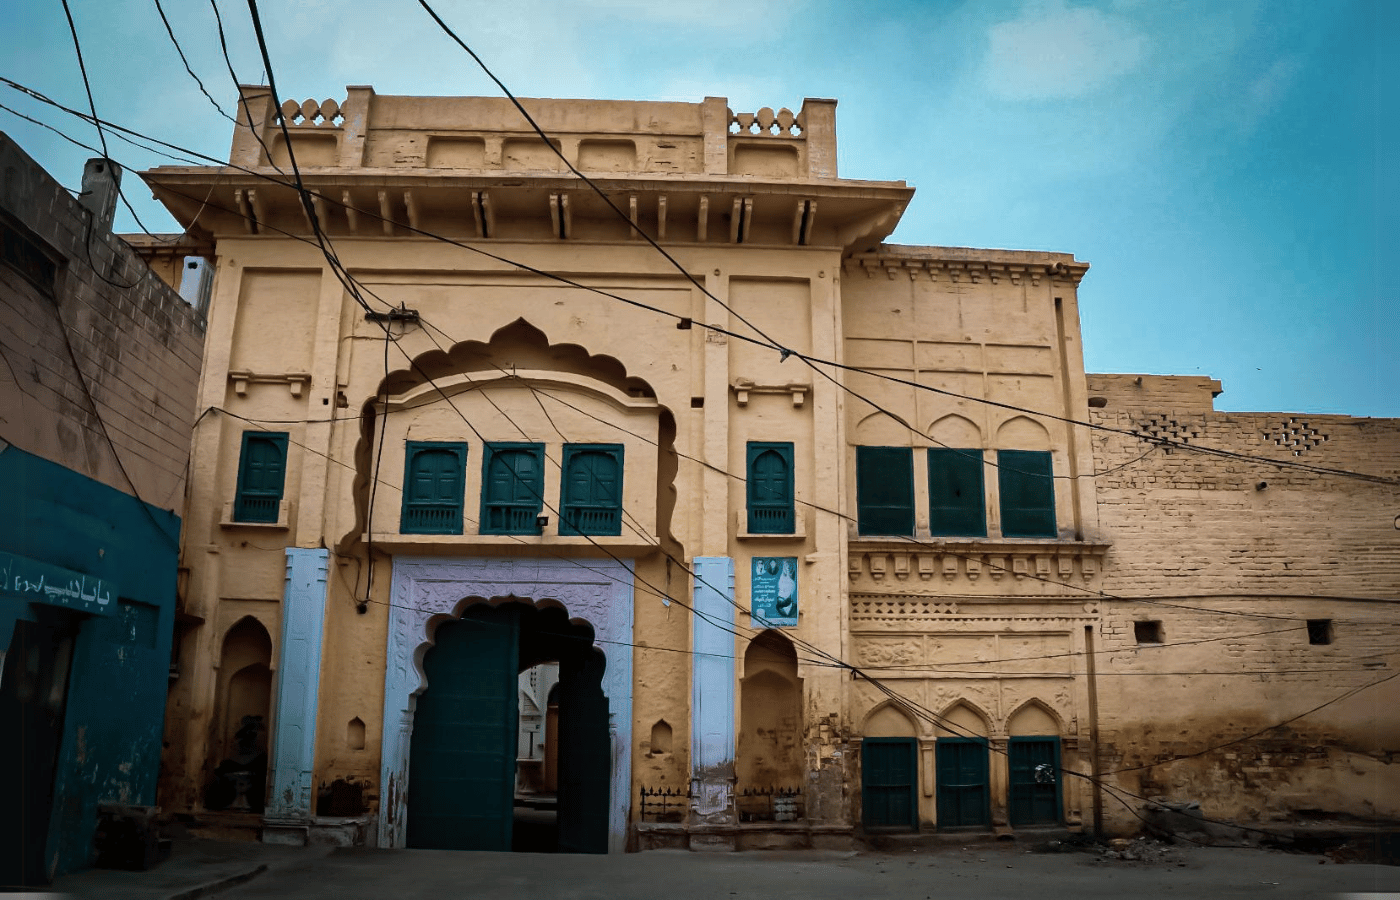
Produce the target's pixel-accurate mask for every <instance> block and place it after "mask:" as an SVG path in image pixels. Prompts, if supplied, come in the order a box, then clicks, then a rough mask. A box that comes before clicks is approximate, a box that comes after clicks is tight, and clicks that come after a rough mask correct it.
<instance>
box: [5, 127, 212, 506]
mask: <svg viewBox="0 0 1400 900" xmlns="http://www.w3.org/2000/svg"><path fill="white" fill-rule="evenodd" d="M0 171H3V172H4V188H3V190H4V210H5V214H6V215H7V216H10V217H12V218H13V220H15V221H16V222H17V224H19V225H21V226H22V227H23V228H24V229H25V230H27V231H28V232H29V233H30V234H31V235H32V236H33V237H35V238H37V239H38V240H39V241H40V242H42V243H43V244H44V245H46V246H47V248H48V250H49V251H51V252H52V253H53V254H54V255H57V256H60V257H62V259H63V260H64V262H63V263H62V264H60V265H59V266H58V267H57V272H56V275H55V281H56V284H55V289H54V297H53V298H52V299H51V298H49V297H46V296H44V295H43V293H41V291H40V289H39V288H38V287H37V286H36V284H35V283H34V282H32V281H30V280H28V279H27V278H25V277H24V276H22V275H21V274H20V273H19V272H18V271H17V270H16V269H15V268H13V267H9V266H5V267H0V315H3V317H4V322H5V328H4V329H0V347H3V350H4V358H5V362H6V363H7V365H5V366H2V367H0V426H3V428H4V434H5V438H6V439H7V440H8V441H10V442H11V443H13V444H15V445H16V446H19V447H22V448H24V449H25V450H27V451H29V452H32V453H37V454H40V455H43V456H46V457H48V458H51V459H55V460H57V461H61V462H63V463H64V464H65V465H67V466H69V467H70V468H72V469H74V470H76V471H79V472H81V473H83V474H84V475H87V476H88V477H90V478H93V479H95V480H97V481H100V482H102V483H104V484H106V485H109V486H110V487H113V488H116V489H117V490H120V491H124V492H127V493H131V492H132V485H131V484H128V483H127V481H126V478H125V477H123V475H122V474H121V471H120V470H119V469H118V468H117V464H116V461H115V459H114V458H113V455H112V451H111V449H110V448H109V447H108V446H107V442H106V440H105V439H104V438H103V436H102V432H101V428H100V426H99V423H98V421H97V419H96V418H95V416H94V410H93V408H92V405H91V404H90V403H89V402H88V400H87V398H86V396H85V395H84V393H83V389H82V384H81V382H80V381H79V378H78V375H77V373H75V372H74V370H73V362H72V359H71V357H70V356H69V352H68V347H67V346H66V345H65V338H64V335H65V332H66V334H67V343H68V344H71V346H72V351H73V354H74V355H76V356H77V359H78V364H79V366H80V367H81V370H82V375H83V378H85V379H86V381H87V384H88V388H89V389H90V390H91V392H92V396H93V399H94V400H95V401H96V402H97V409H96V415H100V416H101V420H102V423H105V425H106V428H107V433H108V434H110V435H111V438H112V442H113V443H114V444H115V445H116V448H117V452H118V453H119V454H120V456H121V459H122V462H123V463H124V464H125V466H126V470H127V472H128V473H129V474H130V476H131V479H132V481H133V482H134V483H135V493H137V494H138V495H139V496H140V497H142V498H143V499H145V500H146V501H148V502H150V503H152V504H154V505H156V506H159V507H161V508H164V509H172V508H175V507H178V506H179V505H180V504H181V503H182V502H183V498H184V490H185V464H186V462H187V460H188V459H189V444H190V431H189V429H190V423H191V422H192V421H193V419H194V399H195V398H194V388H195V385H196V384H197V383H198V380H199V366H200V358H201V355H202V353H203V345H204V323H203V320H202V316H201V314H200V313H198V312H196V311H195V310H194V309H192V308H191V307H190V306H189V304H187V303H185V302H184V301H183V300H182V299H181V298H180V296H179V295H178V294H177V293H175V291H174V290H172V289H171V288H170V286H169V285H167V284H166V283H165V282H164V281H162V280H161V279H160V278H159V277H158V276H157V275H156V274H155V273H154V272H153V271H151V269H150V268H149V267H148V266H147V265H146V264H145V263H144V262H142V261H141V259H140V258H139V257H138V256H137V255H136V253H134V252H132V250H131V248H130V247H129V246H127V244H126V242H124V241H123V240H122V239H121V238H120V237H117V236H116V235H114V234H112V233H111V231H110V229H109V228H106V227H103V226H102V225H101V224H100V223H94V221H93V215H92V213H91V212H90V211H89V210H88V209H87V208H86V207H84V206H83V205H82V204H80V203H79V202H78V201H77V200H75V199H73V197H71V196H70V195H69V194H68V192H67V191H66V190H65V189H64V188H63V187H62V186H61V185H60V184H58V183H57V182H55V181H54V180H53V179H52V178H50V177H48V176H47V175H46V174H45V173H44V172H43V170H41V169H39V168H38V166H37V165H35V164H34V163H33V161H32V160H30V159H28V157H27V156H25V154H24V152H23V151H22V150H20V149H19V148H18V147H17V146H16V145H15V144H14V143H13V142H12V141H11V140H10V139H9V138H8V137H5V136H3V135H0Z"/></svg>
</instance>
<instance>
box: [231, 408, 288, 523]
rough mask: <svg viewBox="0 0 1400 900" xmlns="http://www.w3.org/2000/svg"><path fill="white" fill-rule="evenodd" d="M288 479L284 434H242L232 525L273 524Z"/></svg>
mask: <svg viewBox="0 0 1400 900" xmlns="http://www.w3.org/2000/svg"><path fill="white" fill-rule="evenodd" d="M286 478H287V434H286V432H275V431H245V432H243V450H242V453H241V454H240V456H239V460H238V493H237V495H236V496H235V498H234V501H233V520H234V521H235V522H269V523H272V522H276V521H277V513H278V510H279V509H280V507H281V505H282V487H283V484H284V483H285V481H286Z"/></svg>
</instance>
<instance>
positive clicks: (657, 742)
mask: <svg viewBox="0 0 1400 900" xmlns="http://www.w3.org/2000/svg"><path fill="white" fill-rule="evenodd" d="M651 752H652V753H653V754H657V753H670V752H671V726H670V725H668V724H666V720H665V719H658V720H657V722H656V724H655V725H653V726H651Z"/></svg>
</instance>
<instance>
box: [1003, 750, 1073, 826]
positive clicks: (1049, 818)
mask: <svg viewBox="0 0 1400 900" xmlns="http://www.w3.org/2000/svg"><path fill="white" fill-rule="evenodd" d="M1007 764H1008V765H1009V766H1010V770H1011V792H1010V804H1009V806H1010V810H1009V812H1010V814H1011V824H1012V825H1053V824H1055V823H1058V822H1059V821H1060V739H1059V738H1057V737H1014V738H1012V739H1011V741H1010V743H1009V744H1008V745H1007Z"/></svg>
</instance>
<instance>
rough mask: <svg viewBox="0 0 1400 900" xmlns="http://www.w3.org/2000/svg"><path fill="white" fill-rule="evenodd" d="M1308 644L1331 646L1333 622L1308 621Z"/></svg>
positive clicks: (1326, 620) (1324, 620) (1321, 620)
mask: <svg viewBox="0 0 1400 900" xmlns="http://www.w3.org/2000/svg"><path fill="white" fill-rule="evenodd" d="M1308 643H1309V644H1330V643H1332V620H1331V619H1308Z"/></svg>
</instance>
